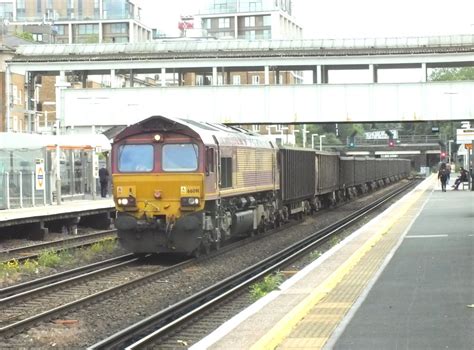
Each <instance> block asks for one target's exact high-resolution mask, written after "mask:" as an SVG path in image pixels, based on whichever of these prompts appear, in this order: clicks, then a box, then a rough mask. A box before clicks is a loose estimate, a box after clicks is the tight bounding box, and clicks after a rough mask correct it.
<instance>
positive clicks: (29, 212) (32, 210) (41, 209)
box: [0, 198, 115, 223]
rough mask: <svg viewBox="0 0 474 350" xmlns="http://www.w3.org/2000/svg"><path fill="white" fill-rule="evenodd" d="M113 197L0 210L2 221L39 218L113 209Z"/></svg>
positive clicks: (0, 221)
mask: <svg viewBox="0 0 474 350" xmlns="http://www.w3.org/2000/svg"><path fill="white" fill-rule="evenodd" d="M114 206H115V205H114V201H113V200H112V198H100V199H96V200H76V201H65V202H63V203H61V205H47V206H37V207H28V208H19V209H6V210H0V223H2V222H5V221H15V220H21V219H27V218H37V217H38V218H39V217H47V216H52V215H60V214H65V213H76V212H77V213H80V212H84V211H93V210H102V209H112V208H114Z"/></svg>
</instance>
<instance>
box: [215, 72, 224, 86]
mask: <svg viewBox="0 0 474 350" xmlns="http://www.w3.org/2000/svg"><path fill="white" fill-rule="evenodd" d="M217 85H224V77H223V76H222V75H220V74H219V75H218V76H217Z"/></svg>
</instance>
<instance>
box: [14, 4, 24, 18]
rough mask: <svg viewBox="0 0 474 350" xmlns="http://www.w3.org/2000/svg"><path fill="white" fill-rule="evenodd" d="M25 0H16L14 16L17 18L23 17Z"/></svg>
mask: <svg viewBox="0 0 474 350" xmlns="http://www.w3.org/2000/svg"><path fill="white" fill-rule="evenodd" d="M25 15H26V10H25V0H18V1H17V2H16V17H17V19H25Z"/></svg>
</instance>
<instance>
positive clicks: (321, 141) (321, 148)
mask: <svg viewBox="0 0 474 350" xmlns="http://www.w3.org/2000/svg"><path fill="white" fill-rule="evenodd" d="M325 137H326V135H321V136H319V150H320V151H322V150H323V138H325Z"/></svg>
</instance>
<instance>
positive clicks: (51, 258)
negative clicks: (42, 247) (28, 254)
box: [38, 250, 61, 267]
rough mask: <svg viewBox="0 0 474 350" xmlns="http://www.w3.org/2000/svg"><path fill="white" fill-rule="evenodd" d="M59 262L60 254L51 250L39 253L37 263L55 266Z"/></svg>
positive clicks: (44, 265)
mask: <svg viewBox="0 0 474 350" xmlns="http://www.w3.org/2000/svg"><path fill="white" fill-rule="evenodd" d="M60 263H61V256H60V255H59V254H58V253H56V252H55V251H53V250H48V251H45V252H43V253H41V254H40V255H39V257H38V265H40V266H43V267H56V266H58V265H59V264H60Z"/></svg>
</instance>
